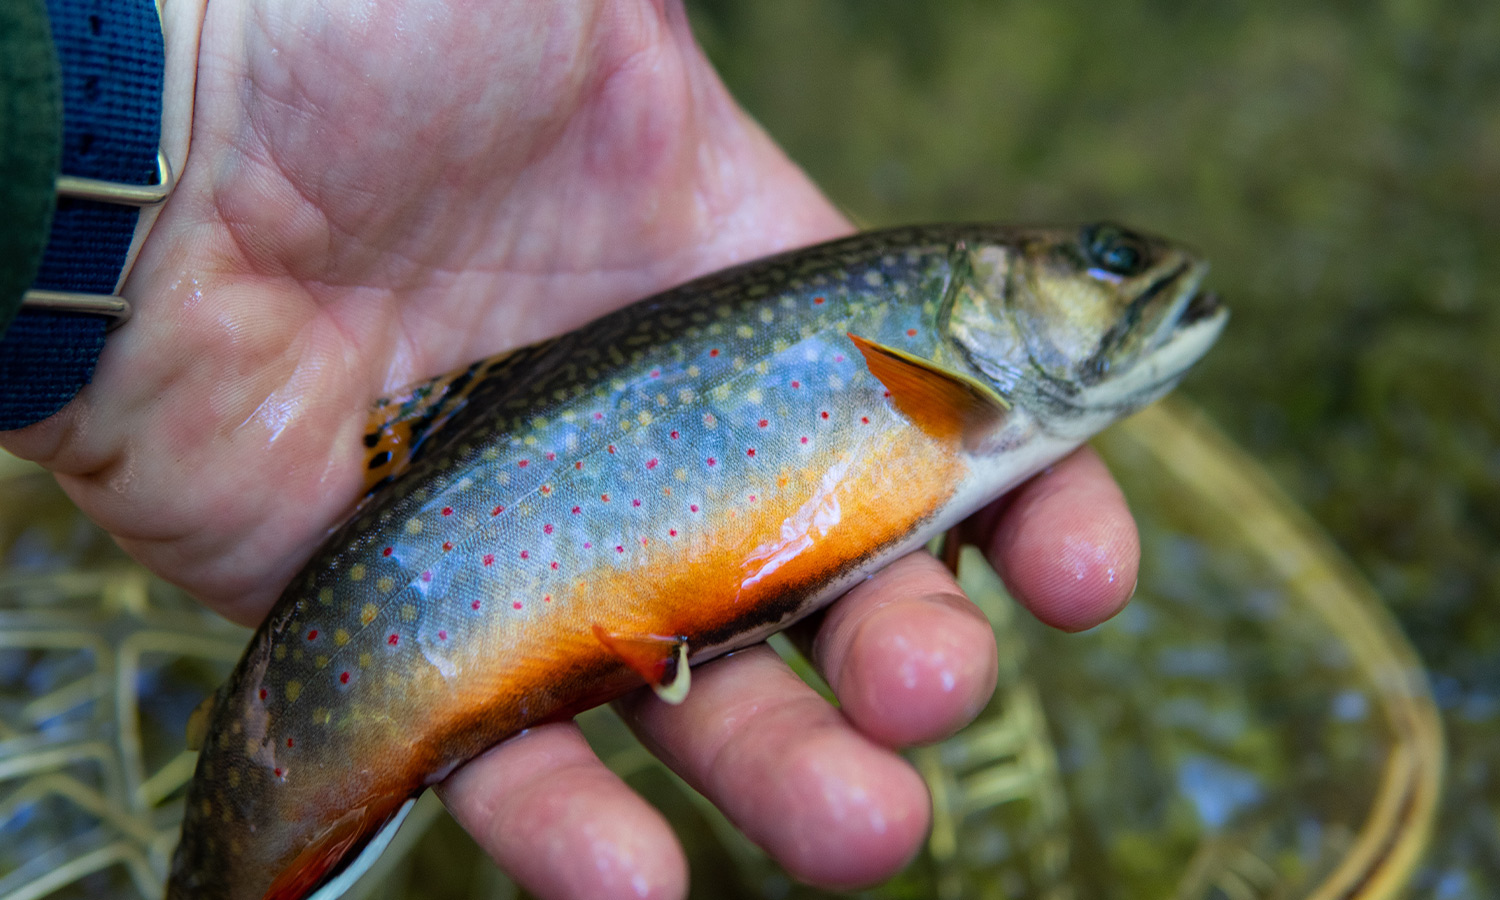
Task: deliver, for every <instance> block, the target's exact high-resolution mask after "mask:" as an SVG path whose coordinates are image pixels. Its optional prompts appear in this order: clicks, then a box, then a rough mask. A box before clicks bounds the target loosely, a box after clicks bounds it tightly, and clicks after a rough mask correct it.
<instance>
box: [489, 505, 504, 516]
mask: <svg viewBox="0 0 1500 900" xmlns="http://www.w3.org/2000/svg"><path fill="white" fill-rule="evenodd" d="M503 512H505V507H503V506H497V507H495V508H494V509H492V510H490V515H492V516H498V515H500V514H501V513H503Z"/></svg>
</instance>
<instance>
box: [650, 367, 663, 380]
mask: <svg viewBox="0 0 1500 900" xmlns="http://www.w3.org/2000/svg"><path fill="white" fill-rule="evenodd" d="M651 377H652V378H660V377H661V369H652V370H651Z"/></svg>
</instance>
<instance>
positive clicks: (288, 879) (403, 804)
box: [262, 797, 417, 900]
mask: <svg viewBox="0 0 1500 900" xmlns="http://www.w3.org/2000/svg"><path fill="white" fill-rule="evenodd" d="M416 802H417V801H416V798H415V797H385V798H381V800H379V801H377V802H375V803H372V804H371V805H369V806H362V807H360V808H358V809H351V810H350V811H349V812H347V813H345V814H344V815H343V816H341V817H340V818H339V819H338V820H336V821H335V822H333V823H332V824H330V825H328V826H327V827H326V828H324V829H323V830H322V832H320V833H319V834H318V835H316V836H315V837H314V838H313V839H312V841H311V842H310V843H309V844H308V845H307V847H306V848H304V849H303V850H302V852H301V853H299V854H297V858H296V859H294V860H292V862H291V863H290V864H289V865H288V866H287V867H286V868H285V869H283V870H282V872H281V874H280V875H277V876H276V880H275V881H273V882H271V886H270V887H269V888H267V889H266V893H265V895H264V896H263V898H262V900H303V898H306V897H317V898H322V897H337V896H339V895H340V894H342V893H343V892H344V891H346V890H348V888H349V885H351V884H353V883H354V882H355V880H356V879H358V878H359V876H360V875H361V874H362V873H363V872H364V871H365V870H366V869H368V868H369V867H370V866H371V865H373V864H374V862H375V860H376V859H377V858H379V856H380V854H381V853H382V852H383V851H384V850H385V848H386V845H387V844H389V843H390V842H391V838H392V837H394V836H395V834H396V829H397V828H398V827H400V825H401V820H402V819H405V818H406V814H407V813H408V812H410V811H411V808H412V805H413V804H415V803H416ZM314 892H316V893H314Z"/></svg>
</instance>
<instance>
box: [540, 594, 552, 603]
mask: <svg viewBox="0 0 1500 900" xmlns="http://www.w3.org/2000/svg"><path fill="white" fill-rule="evenodd" d="M542 602H543V603H551V602H552V595H551V594H548V595H547V596H545V597H543V598H542Z"/></svg>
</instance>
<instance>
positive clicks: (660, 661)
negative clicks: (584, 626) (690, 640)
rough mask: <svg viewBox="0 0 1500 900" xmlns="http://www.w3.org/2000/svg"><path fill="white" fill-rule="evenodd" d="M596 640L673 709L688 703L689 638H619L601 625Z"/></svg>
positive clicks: (623, 636) (627, 636) (689, 677)
mask: <svg viewBox="0 0 1500 900" xmlns="http://www.w3.org/2000/svg"><path fill="white" fill-rule="evenodd" d="M594 637H596V638H598V639H599V643H601V644H603V645H604V649H606V650H608V651H609V652H610V653H611V654H613V655H614V656H615V658H617V659H619V660H620V662H622V663H624V664H625V665H626V666H627V667H629V668H630V669H631V670H633V671H634V672H635V673H636V674H637V675H639V676H641V678H643V679H645V681H646V683H647V684H649V685H651V690H653V691H655V692H656V696H658V697H660V698H661V699H662V700H664V701H666V702H667V703H670V704H672V705H673V706H676V705H677V704H679V703H681V702H682V701H683V700H686V699H687V695H688V687H689V686H690V685H691V684H692V670H691V669H690V668H689V667H688V660H687V639H686V638H684V637H680V636H678V637H664V636H662V635H658V634H643V635H641V634H618V633H616V632H612V631H609V630H608V629H606V628H604V627H603V626H602V625H595V626H594Z"/></svg>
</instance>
